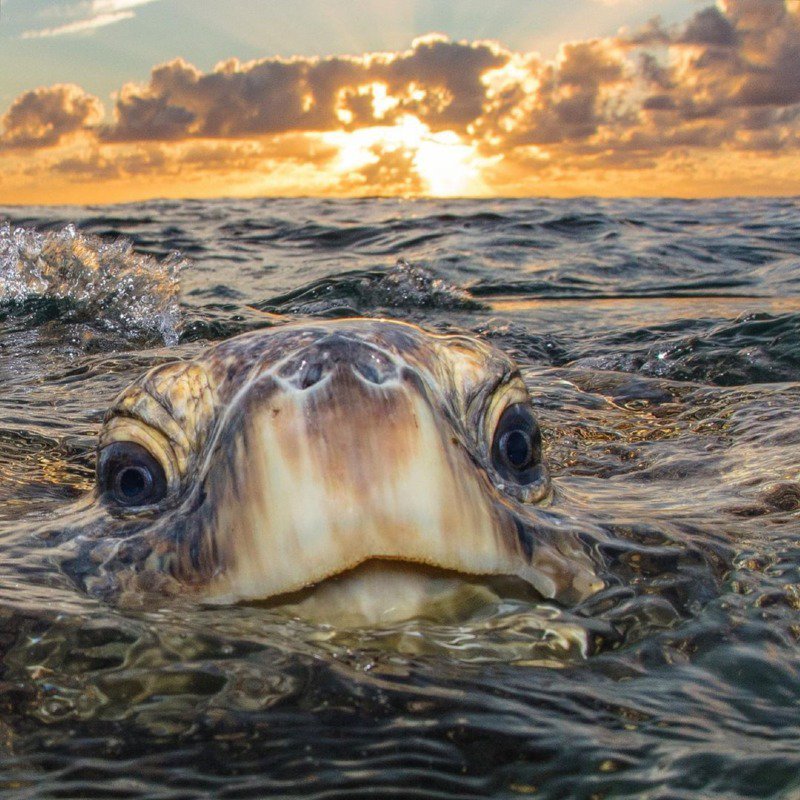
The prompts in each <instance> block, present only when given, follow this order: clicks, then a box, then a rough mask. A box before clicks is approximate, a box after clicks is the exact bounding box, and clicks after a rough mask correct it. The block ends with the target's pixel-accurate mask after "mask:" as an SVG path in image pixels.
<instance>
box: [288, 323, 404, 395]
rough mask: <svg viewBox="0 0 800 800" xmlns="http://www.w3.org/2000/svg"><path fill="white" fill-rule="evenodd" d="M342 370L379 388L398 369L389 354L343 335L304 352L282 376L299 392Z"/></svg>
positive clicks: (323, 340)
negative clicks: (350, 372)
mask: <svg viewBox="0 0 800 800" xmlns="http://www.w3.org/2000/svg"><path fill="white" fill-rule="evenodd" d="M341 368H345V369H346V370H350V371H352V372H353V373H355V374H356V375H358V376H359V377H360V378H362V379H363V380H364V381H366V382H367V383H373V384H376V385H380V384H382V383H385V382H386V381H387V380H389V379H390V378H392V377H396V376H397V365H396V364H395V362H394V361H393V360H392V359H391V358H390V357H389V356H388V355H387V354H386V353H384V352H382V351H381V350H379V349H378V348H376V347H373V346H372V345H369V344H367V343H365V342H360V341H358V340H356V339H347V338H345V337H343V336H340V335H336V336H330V337H327V338H325V339H322V340H320V341H318V342H315V343H314V344H312V345H310V346H309V347H307V348H305V349H304V350H303V351H302V352H301V353H300V354H299V355H298V356H296V357H294V358H292V359H290V360H289V361H287V362H286V363H285V364H284V365H283V366H282V367H281V369H280V372H279V374H280V376H281V377H283V378H287V379H288V380H290V381H291V382H292V383H293V384H294V385H295V386H297V388H299V389H309V388H311V387H312V386H315V385H316V384H318V383H319V382H320V381H321V380H322V379H323V378H325V376H326V375H328V374H329V373H331V372H333V371H334V370H337V369H341Z"/></svg>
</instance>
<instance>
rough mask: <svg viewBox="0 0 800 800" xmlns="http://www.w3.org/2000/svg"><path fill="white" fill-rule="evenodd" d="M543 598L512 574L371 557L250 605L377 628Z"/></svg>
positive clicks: (453, 619)
mask: <svg viewBox="0 0 800 800" xmlns="http://www.w3.org/2000/svg"><path fill="white" fill-rule="evenodd" d="M542 599H543V598H542V596H541V594H539V593H538V592H537V591H536V590H535V589H534V588H533V587H532V586H531V585H530V584H529V583H528V582H527V581H525V580H523V579H522V578H518V577H517V576H514V575H470V574H465V573H462V572H458V571H455V570H450V569H443V568H441V567H434V566H430V565H427V564H419V563H414V562H409V561H402V560H399V559H386V558H372V559H368V560H367V561H364V562H362V563H361V564H359V565H357V566H355V567H353V568H351V569H347V570H345V571H343V572H340V573H338V574H336V575H332V576H330V577H329V578H326V579H325V580H323V581H320V582H319V583H316V584H314V585H312V586H307V587H305V588H303V589H300V590H298V591H295V592H288V593H285V594H281V595H277V596H275V597H271V598H269V599H267V600H257V601H250V602H249V604H251V605H257V606H259V607H260V608H268V609H270V610H274V611H276V612H278V613H281V614H284V615H289V616H292V617H296V618H299V619H302V620H304V621H307V622H312V623H316V624H321V625H336V626H337V627H342V626H344V627H379V626H385V625H391V624H394V623H399V622H405V621H407V620H412V619H419V620H426V621H431V622H436V623H445V624H448V623H449V624H456V623H463V622H467V621H469V620H471V619H474V618H475V617H476V616H477V615H485V614H486V613H488V612H487V609H492V608H496V607H497V605H498V604H499V603H501V602H503V601H516V602H524V603H535V602H541V601H542Z"/></svg>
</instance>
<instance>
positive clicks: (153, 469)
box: [97, 442, 167, 508]
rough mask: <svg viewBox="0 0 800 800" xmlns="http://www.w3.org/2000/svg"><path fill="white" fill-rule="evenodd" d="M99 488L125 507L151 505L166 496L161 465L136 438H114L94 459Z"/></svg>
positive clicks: (165, 481) (164, 476) (164, 475)
mask: <svg viewBox="0 0 800 800" xmlns="http://www.w3.org/2000/svg"><path fill="white" fill-rule="evenodd" d="M97 483H98V486H99V488H100V492H101V493H102V494H103V495H104V496H106V497H108V498H109V499H110V500H112V501H113V502H114V503H115V504H116V505H119V506H123V507H125V508H134V507H137V506H150V505H153V504H154V503H158V502H160V501H161V500H163V499H164V498H165V497H166V496H167V476H166V474H165V473H164V468H163V467H162V466H161V464H159V463H158V461H157V460H156V458H155V457H154V456H152V455H151V454H150V453H149V452H148V451H147V450H145V448H144V447H142V446H141V445H138V444H136V443H135V442H114V443H113V444H110V445H108V446H107V447H104V448H103V449H102V450H101V451H100V456H99V458H98V460H97Z"/></svg>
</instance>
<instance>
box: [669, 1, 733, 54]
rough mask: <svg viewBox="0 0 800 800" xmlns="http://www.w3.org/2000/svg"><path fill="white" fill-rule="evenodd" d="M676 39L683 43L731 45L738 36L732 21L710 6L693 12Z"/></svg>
mask: <svg viewBox="0 0 800 800" xmlns="http://www.w3.org/2000/svg"><path fill="white" fill-rule="evenodd" d="M678 41H679V42H682V43H685V44H700V45H714V46H717V47H733V46H734V45H736V44H737V42H738V41H739V37H738V36H737V34H736V28H735V27H734V25H733V23H732V22H731V21H730V20H729V19H728V18H727V17H726V16H725V15H724V14H723V13H722V12H721V11H720V10H719V9H718V8H713V7H712V8H706V9H703V10H702V11H699V12H698V13H697V14H695V15H694V17H692V19H691V20H690V21H689V23H688V24H687V25H686V28H685V30H684V31H683V32H682V33H681V34H680V36H679V39H678Z"/></svg>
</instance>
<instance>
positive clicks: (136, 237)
mask: <svg viewBox="0 0 800 800" xmlns="http://www.w3.org/2000/svg"><path fill="white" fill-rule="evenodd" d="M798 210H800V206H798V203H797V202H796V201H793V200H781V201H764V200H748V201H744V200H730V201H719V202H678V201H637V202H634V201H569V202H562V201H541V202H539V201H536V202H534V201H502V202H492V203H487V202H481V203H477V202H472V201H459V202H447V203H445V202H440V201H418V202H406V201H395V200H391V201H388V200H387V201H378V200H371V201H347V202H344V201H336V202H334V201H227V202H222V201H219V202H199V201H188V202H183V203H180V202H162V203H150V204H140V205H135V206H125V207H117V208H114V209H111V210H109V209H103V208H85V209H74V208H73V209H65V210H63V211H62V210H58V209H55V210H36V209H33V210H31V209H25V210H23V209H7V210H6V211H5V216H6V217H7V219H8V220H9V223H10V227H8V228H4V229H0V287H1V288H2V297H3V301H2V303H1V304H0V381H1V382H2V389H3V391H2V392H1V393H0V498H1V499H2V502H1V503H0V535H2V537H3V542H4V557H3V559H2V561H1V562H0V618H2V625H0V651H1V652H2V666H1V667H0V669H1V670H2V671H1V672H0V682H2V683H1V685H2V692H0V706H2V713H1V714H0V760H2V763H3V770H2V774H0V786H2V794H3V796H4V797H15V798H16V797H20V798H22V797H34V796H47V797H52V796H58V797H165V798H177V797H198V796H214V797H231V798H233V797H263V796H310V797H320V798H321V797H325V798H331V797H342V798H349V797H357V796H382V797H398V798H400V797H402V798H407V797H459V798H464V797H483V796H498V797H510V796H517V795H519V796H535V797H547V798H550V797H552V798H560V797H586V798H588V797H615V798H617V797H645V796H647V797H665V798H666V797H681V798H707V797H720V798H737V797H758V798H763V797H775V798H779V797H781V798H783V797H791V796H793V793H800V777H798V776H800V724H798V713H797V709H798V707H800V644H799V643H798V642H799V640H800V613H799V612H800V524H799V523H800V425H798V422H797V408H798V406H800V384H799V383H798V380H799V379H800V377H799V376H800V349H798V344H797V343H798V341H800V310H799V309H798V306H799V305H800V300H798V297H800V293H799V292H798V283H800V270H798V259H800V217H799V216H798ZM690 223H691V224H690ZM68 224H74V225H75V226H76V230H72V229H67V230H64V227H65V225H68ZM20 225H24V226H28V227H31V226H35V227H36V228H37V230H39V231H40V232H41V233H39V234H33V233H29V232H18V231H15V226H20ZM47 231H50V232H51V233H50V234H49V235H48V234H47ZM92 235H98V236H101V237H104V238H103V239H102V241H100V240H96V239H94V238H92ZM122 235H124V236H126V237H128V238H129V240H130V241H131V242H132V243H133V248H132V249H131V248H130V247H129V246H128V245H127V244H125V243H118V244H114V240H115V239H116V238H118V237H119V236H122ZM109 237H110V238H109ZM175 248H178V249H180V250H181V251H182V252H183V253H184V254H186V255H188V256H190V257H191V258H192V263H191V264H186V265H184V266H183V269H182V274H181V305H180V309H178V307H177V304H176V302H175V298H176V291H177V283H176V281H177V269H178V266H179V263H180V260H179V258H178V257H174V256H173V257H170V255H169V254H170V252H171V251H172V250H173V249H175ZM398 258H404V259H406V260H407V262H408V263H400V264H398V265H395V260H396V259H398ZM411 265H413V266H411ZM342 273H345V274H342ZM353 313H358V314H366V315H383V316H392V317H395V318H400V319H407V320H411V321H415V322H419V323H423V324H425V325H427V326H429V327H433V328H439V329H461V330H467V331H471V332H472V333H474V334H475V335H479V336H483V337H486V338H488V339H490V340H491V341H492V342H494V343H495V344H496V345H498V346H499V347H501V348H503V349H505V350H506V351H508V352H511V353H512V354H513V355H514V356H515V357H516V358H517V359H518V361H519V362H520V365H521V367H522V369H523V375H524V377H525V380H526V382H527V384H528V386H529V387H530V389H531V392H532V394H533V396H534V402H535V404H536V406H537V410H538V416H539V419H540V422H541V424H542V428H543V431H544V434H545V446H546V457H547V459H548V461H549V464H550V466H551V470H552V472H553V475H554V485H555V495H554V499H553V503H552V505H551V506H550V507H549V509H548V513H549V514H551V515H552V520H553V524H560V525H565V526H570V528H571V529H573V530H576V531H582V532H583V534H585V542H586V544H587V546H590V547H592V548H593V550H594V557H595V558H596V559H597V560H598V563H600V564H602V566H603V570H604V577H605V578H606V580H607V584H608V585H607V588H606V589H604V590H603V591H602V592H601V593H599V594H598V595H596V596H594V597H592V598H590V599H589V600H587V601H585V602H584V603H583V604H581V605H579V606H577V607H574V608H559V607H557V606H556V605H554V604H552V603H546V602H539V603H537V602H523V601H508V600H501V599H500V598H498V597H495V598H489V601H488V602H487V603H485V604H479V605H478V607H477V608H476V609H475V610H474V612H473V613H472V614H471V616H470V617H469V618H468V619H466V620H463V619H459V620H450V621H438V622H433V621H424V620H416V621H411V622H405V623H399V624H395V625H393V626H388V627H386V628H385V629H382V630H379V631H374V630H373V631H369V630H347V629H338V628H335V627H330V626H325V625H313V624H311V623H302V622H299V621H297V620H290V619H287V618H286V616H283V615H281V614H280V613H277V612H275V611H272V610H270V609H267V608H263V607H260V606H258V605H241V606H237V607H233V608H225V607H213V606H200V605H197V604H191V603H188V602H181V601H170V602H165V603H163V604H157V605H155V606H153V605H152V603H150V604H145V605H143V606H140V607H135V608H131V607H129V608H124V609H123V608H114V607H110V606H107V605H104V604H103V603H101V602H99V601H97V600H95V599H92V598H91V597H88V596H86V595H85V594H83V593H82V592H80V591H79V590H78V589H77V588H76V585H75V584H74V582H73V581H72V580H71V578H70V577H69V575H67V574H65V573H64V572H63V570H62V569H61V567H60V564H61V563H62V560H63V553H64V549H65V548H68V546H69V540H70V535H71V533H70V532H71V531H75V530H79V529H80V526H81V523H82V519H83V517H82V515H84V514H85V513H86V512H85V504H84V503H83V501H82V500H81V497H82V495H83V493H84V492H85V491H86V490H87V488H88V487H90V486H91V483H92V480H93V468H94V452H93V448H94V438H93V437H94V435H95V433H96V431H97V429H98V426H99V423H100V420H101V419H102V415H103V413H104V411H105V409H106V408H107V407H108V405H109V403H110V401H111V400H112V399H113V397H114V395H115V394H116V393H117V392H118V391H119V390H121V389H122V388H123V387H124V386H125V385H127V384H128V383H129V382H130V380H131V379H132V378H134V377H135V376H137V375H138V374H140V373H141V372H142V371H143V370H145V369H147V368H149V367H150V366H153V365H155V364H159V363H163V362H165V361H168V360H172V359H175V358H185V357H191V356H192V355H193V354H196V353H198V352H200V351H201V350H202V349H203V348H204V347H205V346H206V345H207V344H208V343H209V342H210V341H215V340H218V339H221V338H225V337H227V336H230V335H233V334H235V333H238V332H241V331H244V330H249V329H252V328H255V327H260V326H265V325H273V324H280V323H281V322H282V321H284V320H285V319H287V318H296V317H297V316H298V315H311V316H327V317H337V316H343V315H347V314H353Z"/></svg>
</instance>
